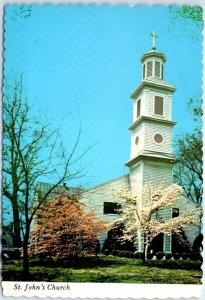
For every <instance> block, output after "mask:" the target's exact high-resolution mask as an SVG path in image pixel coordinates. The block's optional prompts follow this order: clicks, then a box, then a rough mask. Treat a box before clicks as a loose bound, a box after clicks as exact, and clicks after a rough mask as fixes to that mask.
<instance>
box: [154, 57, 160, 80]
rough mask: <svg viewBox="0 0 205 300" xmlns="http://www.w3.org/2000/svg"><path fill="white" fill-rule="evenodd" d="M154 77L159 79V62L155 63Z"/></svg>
mask: <svg viewBox="0 0 205 300" xmlns="http://www.w3.org/2000/svg"><path fill="white" fill-rule="evenodd" d="M154 76H155V77H158V78H160V62H159V61H155V71H154Z"/></svg>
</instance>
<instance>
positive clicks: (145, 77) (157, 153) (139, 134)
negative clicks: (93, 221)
mask: <svg viewBox="0 0 205 300" xmlns="http://www.w3.org/2000/svg"><path fill="white" fill-rule="evenodd" d="M151 35H152V38H153V47H152V49H151V51H149V52H146V53H144V54H143V55H142V57H141V63H142V81H141V83H140V84H139V85H138V86H137V88H136V89H135V90H134V92H133V93H132V94H131V99H132V101H133V120H132V124H131V125H130V127H129V130H130V132H131V149H130V158H129V160H128V161H127V162H126V163H125V166H127V167H128V168H129V173H128V174H127V175H124V176H121V177H118V178H116V179H113V180H111V181H108V182H105V183H102V184H100V185H97V186H94V187H92V188H90V189H87V190H83V193H82V197H81V202H83V203H85V205H86V206H87V208H88V209H89V210H95V212H96V217H97V218H100V219H104V220H106V221H108V222H109V223H110V224H112V223H114V222H115V221H117V220H118V219H119V217H120V216H119V215H118V213H117V211H116V208H117V204H118V201H117V199H116V198H112V197H110V196H109V195H108V192H109V191H111V190H114V189H117V188H119V187H120V188H121V187H123V186H127V185H129V186H130V188H131V190H132V191H133V193H139V192H140V191H141V190H142V188H143V185H144V184H145V182H148V181H149V182H152V183H157V182H160V181H164V182H166V183H167V184H172V183H173V167H172V166H173V162H174V156H173V154H172V148H173V147H172V128H173V126H175V125H176V122H174V121H173V120H172V95H173V94H174V92H175V90H176V89H175V87H173V86H172V85H171V84H170V83H168V82H166V81H164V65H165V63H166V57H165V55H164V54H163V53H161V52H159V51H157V49H156V46H155V39H156V34H155V33H152V34H151ZM125 130H126V129H125ZM40 185H41V187H40V186H39V187H40V189H44V191H45V189H47V188H48V187H47V188H46V185H47V184H43V183H40ZM43 186H44V187H43ZM194 208H196V204H195V203H193V202H192V201H191V200H189V199H186V198H185V197H182V198H181V199H180V201H179V203H178V206H177V207H174V208H166V209H161V210H159V212H158V216H159V217H160V218H162V219H166V220H167V219H170V218H172V217H173V210H174V211H176V210H177V211H178V213H179V214H180V212H182V211H183V210H185V209H186V210H187V209H194ZM184 233H185V235H186V237H187V240H188V242H189V244H190V246H192V245H193V242H194V240H195V238H196V237H197V235H198V234H199V233H200V228H195V227H192V228H189V229H188V228H187V229H184ZM106 237H107V233H106V234H104V235H102V236H101V237H100V244H101V248H102V246H103V244H104V241H105V239H106ZM161 238H162V239H161V242H160V243H161V248H158V250H159V251H161V252H163V253H171V252H173V251H174V249H173V247H172V236H171V235H166V234H163V235H161ZM136 250H137V251H139V252H143V244H142V242H141V240H140V239H139V243H138V245H137V249H136Z"/></svg>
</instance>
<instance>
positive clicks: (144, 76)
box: [143, 64, 145, 79]
mask: <svg viewBox="0 0 205 300" xmlns="http://www.w3.org/2000/svg"><path fill="white" fill-rule="evenodd" d="M144 78H145V64H144V65H143V79H144Z"/></svg>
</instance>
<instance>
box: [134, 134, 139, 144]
mask: <svg viewBox="0 0 205 300" xmlns="http://www.w3.org/2000/svg"><path fill="white" fill-rule="evenodd" d="M138 143H139V136H136V139H135V145H137V144H138Z"/></svg>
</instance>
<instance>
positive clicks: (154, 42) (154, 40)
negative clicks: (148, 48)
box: [150, 31, 158, 50]
mask: <svg viewBox="0 0 205 300" xmlns="http://www.w3.org/2000/svg"><path fill="white" fill-rule="evenodd" d="M150 35H151V37H152V50H155V49H156V38H158V36H157V34H156V32H154V31H152V33H151V34H150Z"/></svg>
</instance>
